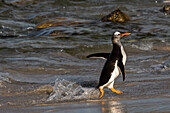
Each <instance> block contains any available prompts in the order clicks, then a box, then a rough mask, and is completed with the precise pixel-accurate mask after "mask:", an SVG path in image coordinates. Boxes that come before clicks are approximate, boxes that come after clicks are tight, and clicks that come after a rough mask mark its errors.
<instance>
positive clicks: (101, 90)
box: [99, 88, 104, 98]
mask: <svg viewBox="0 0 170 113" xmlns="http://www.w3.org/2000/svg"><path fill="white" fill-rule="evenodd" d="M99 90H100V93H101V95H100V98H102V97H103V94H104V91H103V89H102V88H99Z"/></svg>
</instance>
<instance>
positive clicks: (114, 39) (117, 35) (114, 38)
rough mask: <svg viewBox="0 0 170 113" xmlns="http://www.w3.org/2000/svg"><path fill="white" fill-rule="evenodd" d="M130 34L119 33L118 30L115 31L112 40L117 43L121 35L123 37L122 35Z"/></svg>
mask: <svg viewBox="0 0 170 113" xmlns="http://www.w3.org/2000/svg"><path fill="white" fill-rule="evenodd" d="M130 34H131V33H120V32H118V31H116V32H115V33H114V34H113V36H112V42H113V43H119V42H120V38H121V37H123V36H124V35H130Z"/></svg>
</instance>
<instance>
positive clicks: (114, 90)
mask: <svg viewBox="0 0 170 113" xmlns="http://www.w3.org/2000/svg"><path fill="white" fill-rule="evenodd" d="M110 90H111V91H113V92H115V93H117V94H121V93H123V92H122V91H118V90H116V89H114V88H110Z"/></svg>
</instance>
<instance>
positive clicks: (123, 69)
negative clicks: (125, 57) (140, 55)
mask: <svg viewBox="0 0 170 113" xmlns="http://www.w3.org/2000/svg"><path fill="white" fill-rule="evenodd" d="M118 66H119V68H120V70H121V73H122V77H123V81H124V80H125V66H124V65H123V62H118Z"/></svg>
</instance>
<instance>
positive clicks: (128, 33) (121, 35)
mask: <svg viewBox="0 0 170 113" xmlns="http://www.w3.org/2000/svg"><path fill="white" fill-rule="evenodd" d="M130 34H131V33H123V34H121V36H124V35H130Z"/></svg>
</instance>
